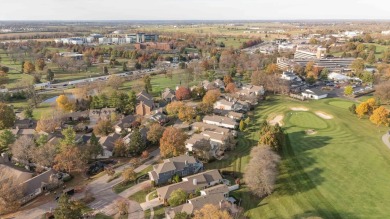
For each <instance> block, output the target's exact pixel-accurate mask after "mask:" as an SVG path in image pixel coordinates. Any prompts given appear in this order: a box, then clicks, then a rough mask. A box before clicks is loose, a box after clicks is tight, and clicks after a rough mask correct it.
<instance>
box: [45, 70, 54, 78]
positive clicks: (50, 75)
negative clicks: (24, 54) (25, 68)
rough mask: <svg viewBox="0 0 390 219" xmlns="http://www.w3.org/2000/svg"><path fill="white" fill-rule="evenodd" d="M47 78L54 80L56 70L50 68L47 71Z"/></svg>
mask: <svg viewBox="0 0 390 219" xmlns="http://www.w3.org/2000/svg"><path fill="white" fill-rule="evenodd" d="M46 80H48V81H52V80H54V72H53V71H52V70H51V69H50V68H48V69H47V71H46Z"/></svg>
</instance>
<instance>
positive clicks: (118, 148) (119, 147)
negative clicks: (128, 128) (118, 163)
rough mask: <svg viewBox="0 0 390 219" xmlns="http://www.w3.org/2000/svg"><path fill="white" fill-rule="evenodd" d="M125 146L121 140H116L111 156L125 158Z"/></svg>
mask: <svg viewBox="0 0 390 219" xmlns="http://www.w3.org/2000/svg"><path fill="white" fill-rule="evenodd" d="M127 151H128V150H127V145H126V144H125V142H124V141H123V139H122V138H119V139H117V140H116V141H115V142H114V149H113V152H112V153H113V155H114V156H115V157H125V156H126V155H127Z"/></svg>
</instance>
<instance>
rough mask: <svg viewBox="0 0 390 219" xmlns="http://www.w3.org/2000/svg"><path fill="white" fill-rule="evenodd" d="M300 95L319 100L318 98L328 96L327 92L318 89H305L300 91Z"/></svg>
mask: <svg viewBox="0 0 390 219" xmlns="http://www.w3.org/2000/svg"><path fill="white" fill-rule="evenodd" d="M302 96H303V97H304V98H305V99H314V100H319V99H323V98H326V97H327V96H328V93H326V92H324V91H322V90H319V89H307V90H305V91H304V92H302Z"/></svg>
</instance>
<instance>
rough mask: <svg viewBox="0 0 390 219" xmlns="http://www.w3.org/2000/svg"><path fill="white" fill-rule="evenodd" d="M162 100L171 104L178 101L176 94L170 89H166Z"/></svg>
mask: <svg viewBox="0 0 390 219" xmlns="http://www.w3.org/2000/svg"><path fill="white" fill-rule="evenodd" d="M161 98H162V99H163V100H165V101H167V102H169V103H170V102H172V101H176V93H175V91H174V90H172V89H170V88H165V90H164V92H163V93H162V94H161Z"/></svg>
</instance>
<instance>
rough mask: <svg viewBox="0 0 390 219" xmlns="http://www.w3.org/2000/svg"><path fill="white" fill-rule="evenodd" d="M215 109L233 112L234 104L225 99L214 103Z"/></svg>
mask: <svg viewBox="0 0 390 219" xmlns="http://www.w3.org/2000/svg"><path fill="white" fill-rule="evenodd" d="M214 109H221V110H233V109H234V102H230V101H227V100H225V99H221V100H218V101H217V102H215V103H214Z"/></svg>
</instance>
